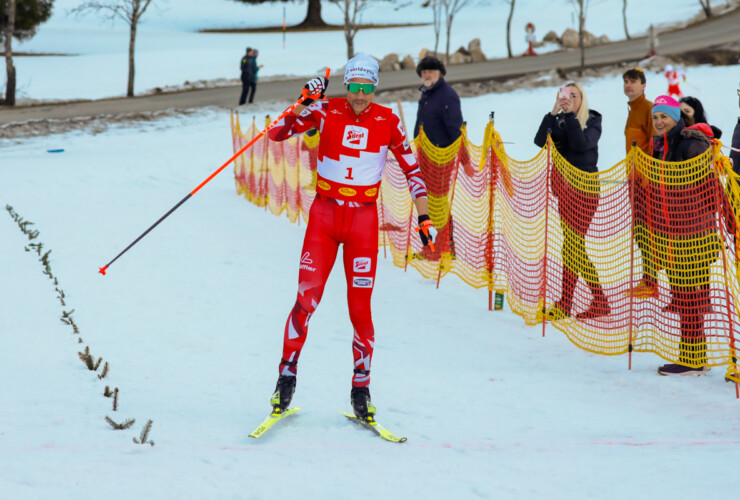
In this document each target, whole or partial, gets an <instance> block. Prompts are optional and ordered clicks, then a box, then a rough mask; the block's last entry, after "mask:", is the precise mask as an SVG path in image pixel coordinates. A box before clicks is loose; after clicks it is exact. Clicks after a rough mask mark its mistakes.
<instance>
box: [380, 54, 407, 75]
mask: <svg viewBox="0 0 740 500" xmlns="http://www.w3.org/2000/svg"><path fill="white" fill-rule="evenodd" d="M378 66H379V67H380V71H398V70H399V69H401V63H400V62H399V60H398V54H388V55H387V56H385V57H384V58H383V59H381V60H380V64H378Z"/></svg>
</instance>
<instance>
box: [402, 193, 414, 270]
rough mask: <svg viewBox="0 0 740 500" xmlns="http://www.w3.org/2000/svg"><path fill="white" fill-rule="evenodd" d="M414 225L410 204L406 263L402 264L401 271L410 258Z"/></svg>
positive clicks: (406, 265) (407, 264)
mask: <svg viewBox="0 0 740 500" xmlns="http://www.w3.org/2000/svg"><path fill="white" fill-rule="evenodd" d="M413 226H414V206H413V204H412V205H411V213H409V229H408V232H407V234H406V264H404V266H403V272H404V273H405V272H406V270H407V269H408V267H409V260H411V231H412V228H413Z"/></svg>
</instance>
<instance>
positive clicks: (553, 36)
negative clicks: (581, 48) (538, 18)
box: [542, 30, 560, 43]
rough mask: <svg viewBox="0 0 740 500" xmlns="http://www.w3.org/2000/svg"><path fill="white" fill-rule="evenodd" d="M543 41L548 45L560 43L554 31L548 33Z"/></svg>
mask: <svg viewBox="0 0 740 500" xmlns="http://www.w3.org/2000/svg"><path fill="white" fill-rule="evenodd" d="M542 41H543V42H547V43H560V39H559V38H558V34H557V33H555V32H554V31H552V30H550V31H548V32H547V35H545V38H543V39H542Z"/></svg>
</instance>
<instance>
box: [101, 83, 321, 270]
mask: <svg viewBox="0 0 740 500" xmlns="http://www.w3.org/2000/svg"><path fill="white" fill-rule="evenodd" d="M329 72H330V70H329V68H326V77H325V78H326V79H327V80H328V79H329ZM306 99H313V100H319V99H321V95H319V94H313V95H309V93H308V89H306V88H304V89H303V91H302V92H301V97H300V99H298V100H297V101H296V102H295V103H293V104H292V105H291V106H290V107H289V108H288V109H286V110H285V111H283V113H282V114H281V115H280V116H278V117H277V118H275V120H273V121H272V123H270V124H269V125H268V126H267V127H265V128H264V129H263V130H262V132H260V133H259V134H257V135H256V136H254V138H253V139H252V140H251V141H249V143H247V144H246V145H245V146H244V147H243V148H241V149H240V150H239V151H237V152H236V153H234V156H232V157H231V158H229V159H228V160H226V162H225V163H224V164H223V165H221V166H220V167H218V169H216V170H215V171H214V172H213V173H212V174H211V175H209V176H208V178H207V179H206V180H204V181H203V182H201V183H200V184H198V187H196V188H195V189H193V190H192V191H190V192H189V193H188V194H187V196H185V198H183V199H182V200H180V201H179V202H178V203H177V205H175V206H174V207H172V208H171V209H170V210H169V212H167V213H166V214H164V215H163V216H162V217H160V218H159V220H158V221H157V222H155V223H154V224H152V225H151V226H149V229H147V230H146V231H144V232H143V233H141V234H140V235H139V237H138V238H136V239H135V240H134V241H133V242H132V243H131V244H130V245H129V246H127V247H126V248H124V249H123V251H122V252H121V253H119V254H118V255H116V256H115V258H114V259H113V260H111V261H110V262H108V263H107V264H106V265H104V266H103V267H101V268H99V269H98V272H99V273H100V274H102V275H103V276H105V272H106V271H107V270H108V267H110V266H111V265H112V264H113V263H114V262H115V261H116V260H118V258H119V257H120V256H121V255H123V254H125V253H126V252H128V250H129V249H130V248H131V247H132V246H134V245H136V244H137V243H138V242H139V241H140V240H141V239H142V238H144V236H146V235H147V234H149V232H150V231H151V230H152V229H154V228H155V227H157V226H158V225H159V223H160V222H162V221H163V220H165V219H166V218H167V217H169V216H170V214H172V212H174V211H175V210H177V209H178V208H180V206H181V205H182V204H183V203H185V202H186V201H188V200H189V199H190V198H191V197H192V196H193V195H194V194H195V193H197V192H198V191H200V189H201V188H202V187H203V186H205V185H206V184H208V183H209V182H211V180H212V179H213V178H214V177H216V176H217V175H218V174H220V173H221V171H222V170H223V169H225V168H226V167H227V166H228V165H229V164H230V163H231V162H233V161H234V160H235V159H236V158H237V157H238V156H239V155H240V154H242V153H243V152H244V151H246V150H247V149H249V148H250V147H251V146H252V145H253V144H254V143H255V142H257V140H258V139H259V138H260V137H262V136H263V135H265V134H266V133H267V132H268V131H269V130H270V129H271V128H273V127H274V126H275V125H276V124H277V122H279V121H280V120H282V119H283V118H284V117H285V116H287V115H288V113H291V112H293V110H294V109H295V108H297V107H298V106H300V105H301V104H303V101H305V100H306Z"/></svg>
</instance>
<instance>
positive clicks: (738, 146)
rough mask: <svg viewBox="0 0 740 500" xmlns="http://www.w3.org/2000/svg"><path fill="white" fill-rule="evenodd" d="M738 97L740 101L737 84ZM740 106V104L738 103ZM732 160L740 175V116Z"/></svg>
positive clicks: (738, 85) (733, 136) (739, 89)
mask: <svg viewBox="0 0 740 500" xmlns="http://www.w3.org/2000/svg"><path fill="white" fill-rule="evenodd" d="M737 96H738V98H739V99H740V83H738V84H737ZM738 106H740V102H738ZM730 160H732V168H733V170H735V173H736V174H738V175H740V116H738V118H737V124H736V125H735V132H734V133H733V134H732V150H731V151H730Z"/></svg>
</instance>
